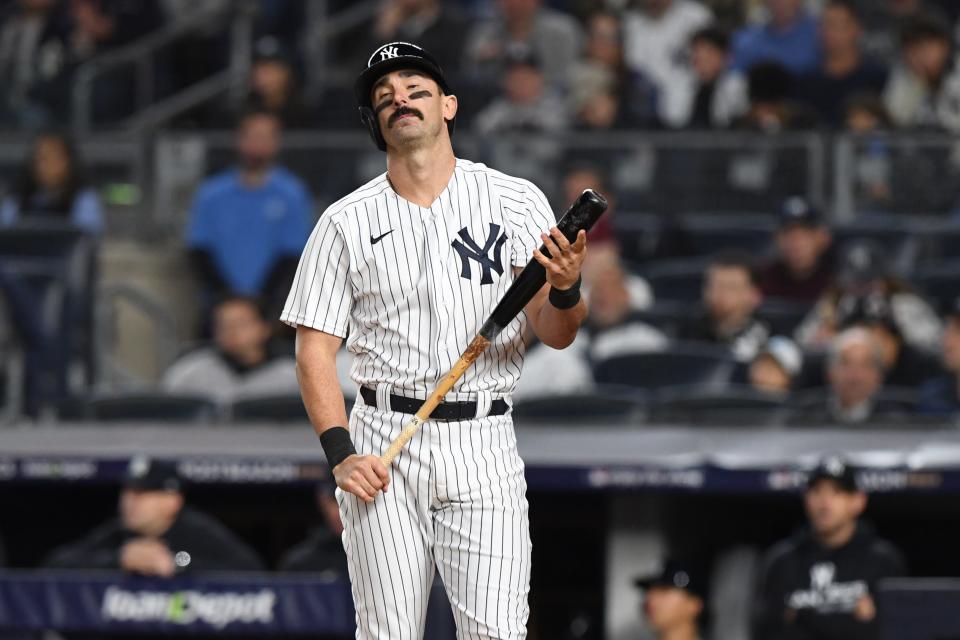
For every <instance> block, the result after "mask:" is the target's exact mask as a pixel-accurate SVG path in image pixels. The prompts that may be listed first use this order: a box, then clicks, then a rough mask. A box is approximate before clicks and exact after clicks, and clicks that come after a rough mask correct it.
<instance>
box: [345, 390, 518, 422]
mask: <svg viewBox="0 0 960 640" xmlns="http://www.w3.org/2000/svg"><path fill="white" fill-rule="evenodd" d="M360 397H362V398H363V402H364V404H366V405H368V406H371V407H377V409H381V410H383V411H397V412H399V413H416V412H417V411H419V410H420V407H421V406H422V405H423V400H418V399H416V398H408V397H406V396H395V395H393V394H390V406H389V407H379V406H377V391H376V390H375V389H371V388H370V387H360ZM506 412H507V401H506V400H503V399H502V398H498V399H496V400H494V401H493V402H491V403H490V411H489V413H487V415H488V416H502V415H503V414H505V413H506ZM476 417H477V403H476V402H441V403H440V404H438V405H437V407H436V409H434V410H433V413H431V414H430V419H431V420H472V419H473V418H476Z"/></svg>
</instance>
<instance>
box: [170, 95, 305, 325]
mask: <svg viewBox="0 0 960 640" xmlns="http://www.w3.org/2000/svg"><path fill="white" fill-rule="evenodd" d="M279 149H280V121H279V120H278V119H277V117H276V116H275V115H274V114H272V113H271V112H269V111H266V110H264V109H251V110H249V111H247V112H246V113H244V115H243V116H242V117H241V119H240V123H239V127H238V129H237V152H238V159H239V166H238V167H237V168H235V169H231V170H227V171H225V172H223V173H220V174H218V175H216V176H213V177H212V178H209V179H208V180H206V181H205V182H204V183H203V184H202V185H201V186H200V189H199V191H198V193H197V196H196V198H195V200H194V203H193V209H192V211H191V219H190V225H189V230H188V232H187V246H188V248H189V249H190V254H191V260H192V262H193V266H194V268H195V270H196V272H197V274H198V276H199V277H200V280H201V282H202V284H203V286H204V289H205V292H206V294H207V295H208V296H210V295H223V294H225V293H228V292H236V293H241V294H244V295H252V296H258V297H262V298H264V299H265V300H267V302H268V308H270V307H272V306H274V303H276V302H277V301H278V300H279V302H280V303H282V299H280V298H279V296H282V295H284V292H286V291H287V290H289V286H288V284H289V281H290V279H291V278H292V276H293V273H294V271H295V269H296V266H297V261H298V260H299V258H300V252H301V251H302V250H303V247H304V244H305V242H306V239H307V236H308V235H309V232H310V228H309V227H310V220H311V218H312V213H311V209H310V197H309V195H308V194H307V190H306V187H304V185H303V183H302V182H301V181H300V179H299V178H297V177H296V176H294V175H293V174H292V173H290V172H289V171H287V170H286V169H284V168H283V167H280V166H277V165H276V164H275V162H276V157H277V153H278V151H279ZM285 282H286V283H287V284H284V283H285Z"/></svg>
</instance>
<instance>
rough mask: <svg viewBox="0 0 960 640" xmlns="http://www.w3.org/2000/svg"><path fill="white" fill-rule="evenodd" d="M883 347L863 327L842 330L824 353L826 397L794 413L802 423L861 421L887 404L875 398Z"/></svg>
mask: <svg viewBox="0 0 960 640" xmlns="http://www.w3.org/2000/svg"><path fill="white" fill-rule="evenodd" d="M883 372H884V366H883V349H882V348H881V347H880V345H879V344H878V343H877V341H876V339H875V338H874V337H873V334H871V333H870V332H869V331H867V330H866V329H862V328H853V329H847V330H846V331H843V332H842V333H840V334H839V335H837V337H836V338H834V339H833V342H832V343H831V345H830V351H829V352H828V354H827V384H828V385H829V390H828V394H827V397H825V398H822V399H820V400H818V401H817V402H816V403H814V404H812V405H807V406H805V407H804V408H803V409H802V411H801V412H800V414H801V415H797V416H795V417H796V418H798V419H800V418H802V419H803V420H804V421H806V422H811V423H816V422H823V423H841V424H862V423H864V422H866V421H867V420H870V419H871V418H873V417H875V416H878V415H880V414H881V413H883V412H884V411H887V410H888V409H890V407H886V406H880V405H879V404H878V401H877V396H878V395H879V393H880V391H881V389H882V388H883Z"/></svg>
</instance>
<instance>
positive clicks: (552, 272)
mask: <svg viewBox="0 0 960 640" xmlns="http://www.w3.org/2000/svg"><path fill="white" fill-rule="evenodd" d="M540 238H541V239H542V240H543V244H544V245H545V246H546V247H547V249H548V250H549V251H550V255H551V257H549V258H548V257H547V256H545V255H544V254H543V253H541V251H540V249H534V251H533V259H534V260H536V261H537V262H539V263H540V264H542V265H543V268H544V269H546V271H547V282H548V283H550V286H551V287H553V288H554V289H560V290H566V289H569V288H570V287H572V286H573V285H575V284H576V283H577V279H578V278H579V277H580V269H581V267H582V266H583V259H584V258H585V257H586V255H587V232H586V231H583V230H582V229H581V231H580V233H578V234H577V240H576V242H574V243H573V244H570V241H569V240H567V239H566V238H565V237H564V235H563V234H562V233H560V229H557V228H556V227H553V228H551V229H550V233H549V235H548V234H546V233H541V234H540Z"/></svg>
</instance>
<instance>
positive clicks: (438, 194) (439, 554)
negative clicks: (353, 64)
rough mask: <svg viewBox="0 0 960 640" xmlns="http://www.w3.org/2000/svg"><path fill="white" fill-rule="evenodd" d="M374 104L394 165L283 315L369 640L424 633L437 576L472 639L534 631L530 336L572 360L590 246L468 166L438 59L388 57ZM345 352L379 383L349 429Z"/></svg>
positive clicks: (334, 221)
mask: <svg viewBox="0 0 960 640" xmlns="http://www.w3.org/2000/svg"><path fill="white" fill-rule="evenodd" d="M356 97H357V101H358V102H359V105H360V112H361V116H362V120H363V122H364V123H365V124H366V126H367V127H368V128H369V130H370V134H371V136H372V137H373V140H374V142H375V143H376V145H377V146H378V147H379V148H380V149H381V150H384V151H386V154H387V172H386V173H384V174H383V175H381V176H379V177H377V178H375V179H374V180H372V181H370V182H368V183H367V184H365V185H363V186H362V187H360V188H359V189H357V190H356V191H354V192H353V193H351V194H349V195H347V196H346V197H344V198H343V199H341V200H339V201H338V202H336V203H334V204H333V205H331V206H330V207H329V208H328V209H327V210H326V212H324V214H323V216H322V217H321V218H320V221H319V222H318V223H317V226H316V228H315V229H314V231H313V234H312V236H311V237H310V240H309V242H308V244H307V246H306V248H305V250H304V253H303V256H302V258H301V260H300V266H299V269H298V273H297V276H296V279H295V281H294V284H293V288H292V290H291V292H290V295H289V298H288V299H287V303H286V307H285V309H284V311H283V314H282V316H281V318H282V320H283V321H284V322H287V323H289V324H291V325H294V326H296V327H297V371H298V375H299V378H300V387H301V391H302V394H303V399H304V403H305V405H306V407H307V410H308V412H309V414H310V419H311V421H312V422H313V425H314V427H315V429H316V431H317V433H318V435H319V436H320V442H321V445H322V446H323V449H324V452H325V453H326V456H327V460H328V461H329V463H330V466H331V468H332V469H333V475H334V478H335V480H336V483H337V486H338V490H337V498H338V501H339V505H340V510H341V515H342V519H343V524H344V532H343V543H344V548H345V550H346V553H347V558H348V564H349V570H350V580H351V584H352V590H353V598H354V602H355V605H356V622H357V638H391V639H402V638H420V637H422V635H423V625H424V618H425V614H426V608H427V599H428V596H429V592H430V587H431V584H432V583H433V579H434V572H435V571H436V570H439V572H440V576H441V578H442V579H443V583H444V585H445V586H446V589H447V593H448V596H449V599H450V602H451V605H452V607H453V612H454V617H455V619H456V622H457V628H458V637H460V638H523V637H525V636H526V621H527V616H528V613H529V607H528V604H527V595H528V591H529V582H530V536H529V522H528V507H527V500H526V497H525V493H526V484H525V481H524V475H523V462H522V461H521V460H520V457H519V455H518V454H517V448H516V438H515V435H514V431H513V425H512V422H511V418H510V394H511V392H512V391H513V388H514V386H515V385H516V382H517V378H518V377H519V375H520V369H521V366H522V364H523V337H522V336H523V331H524V328H525V326H526V325H527V324H529V325H530V326H531V328H532V329H533V331H534V332H535V333H536V335H537V336H538V337H539V339H540V340H541V341H542V342H544V343H545V344H547V345H549V346H551V347H554V348H558V349H559V348H564V347H566V346H567V345H569V344H570V343H571V342H572V341H573V339H574V336H575V334H576V332H577V329H578V328H579V326H580V324H581V322H582V321H583V319H584V316H585V315H586V306H585V304H584V302H583V301H582V300H581V298H580V291H579V287H580V268H581V265H582V263H583V260H584V256H585V253H586V249H585V247H586V234H585V233H584V232H582V231H581V232H580V233H579V235H578V236H577V238H576V240H575V242H573V243H572V244H571V243H570V242H568V241H567V240H566V239H565V238H564V237H563V235H562V234H561V233H560V232H559V231H558V230H557V229H556V228H555V227H554V226H553V225H554V223H555V218H554V215H553V212H552V211H551V209H550V206H549V205H548V204H547V201H546V199H545V198H544V196H543V194H542V193H541V192H540V190H539V189H537V188H536V187H535V186H534V185H533V184H531V183H530V182H528V181H526V180H521V179H518V178H513V177H510V176H507V175H504V174H502V173H500V172H498V171H494V170H492V169H490V168H488V167H486V166H484V165H482V164H477V163H474V162H469V161H467V160H462V159H458V158H456V157H455V156H454V153H453V148H452V146H451V134H452V133H453V128H454V120H455V118H456V115H457V98H456V97H455V96H454V95H453V94H452V92H451V90H450V87H449V85H448V84H447V82H446V80H445V79H444V76H443V72H442V71H441V68H440V66H439V65H438V63H437V62H436V60H435V59H434V58H433V57H432V56H431V55H430V54H429V53H428V52H426V51H424V50H423V49H421V48H420V47H417V46H415V45H412V44H408V43H404V42H392V43H390V44H385V45H383V46H381V47H380V48H378V49H377V50H376V51H374V52H373V55H372V56H370V59H369V61H368V63H367V68H366V69H365V70H364V71H363V72H362V73H361V75H360V77H359V79H358V80H357V83H356ZM542 242H543V243H547V246H548V247H549V249H550V254H551V256H552V257H550V258H548V257H546V256H545V255H543V254H542V253H541V252H540V251H539V250H537V247H538V246H539V245H540V244H541V243H542ZM531 258H533V259H535V260H537V261H538V262H540V263H541V264H542V265H543V266H544V268H545V270H546V277H547V284H546V285H545V286H544V287H543V288H542V290H541V291H540V292H539V293H537V295H536V296H535V297H534V298H533V299H532V300H531V301H530V302H529V303H528V304H527V306H526V307H525V309H524V312H523V313H522V314H520V315H519V316H518V317H517V318H516V319H515V320H514V321H513V322H512V323H511V324H510V325H509V326H508V327H506V328H505V329H504V330H503V331H502V332H501V333H500V334H499V335H498V336H497V337H496V339H495V340H494V341H493V343H492V344H491V345H490V348H488V349H487V350H486V351H485V352H484V353H483V354H482V355H481V356H480V357H479V358H478V360H477V361H476V362H475V363H474V365H473V366H472V368H470V369H469V370H468V371H467V372H466V373H465V374H464V375H463V376H462V377H461V378H460V380H459V381H458V382H457V384H456V385H455V386H454V387H453V389H452V390H451V391H450V393H448V394H447V396H446V399H445V402H443V403H442V404H440V405H439V406H438V407H437V409H436V410H435V411H434V412H433V414H432V416H431V419H430V420H429V421H428V422H426V424H425V425H424V426H423V428H422V429H420V430H419V431H418V432H417V433H416V435H415V436H414V437H413V439H412V440H411V441H410V442H409V444H408V446H407V447H406V448H405V449H404V450H403V452H402V454H401V455H400V456H399V457H398V458H396V459H395V460H394V462H393V463H392V464H391V465H390V467H389V468H387V467H386V466H385V465H384V464H383V463H382V462H381V460H380V458H379V455H381V454H382V453H383V452H384V451H385V450H386V448H387V446H388V445H389V443H390V441H391V440H392V439H393V438H394V437H396V436H397V434H398V433H399V432H400V431H401V429H402V428H403V426H404V424H405V422H406V421H407V420H409V418H410V415H409V414H412V413H415V412H416V411H417V409H418V408H419V406H420V405H421V403H422V402H423V400H424V398H425V397H426V396H427V395H428V394H429V393H430V391H431V389H432V388H433V387H435V386H436V384H437V382H438V380H439V379H440V377H441V376H442V375H443V374H444V373H445V372H446V371H447V370H448V369H449V368H450V366H451V365H452V364H453V363H454V362H455V361H456V360H457V358H458V357H459V355H460V353H461V352H462V351H463V350H464V348H465V347H466V346H467V344H468V343H469V342H470V340H471V339H472V338H473V337H474V336H475V335H476V333H477V331H478V329H479V328H480V326H481V325H482V324H483V322H484V320H485V318H486V317H487V316H488V314H489V313H490V311H491V310H492V309H493V307H494V306H495V305H496V303H497V301H498V300H499V299H500V298H501V296H502V295H503V293H504V292H505V291H506V290H507V288H508V287H509V286H510V283H511V282H512V281H513V278H514V277H515V276H516V274H517V273H519V272H520V270H521V269H522V267H523V266H524V265H525V264H526V263H527V262H528V261H529V260H530V259H531ZM344 339H346V340H347V348H348V350H349V351H350V352H351V353H353V354H354V356H355V360H354V365H353V369H352V373H351V375H352V378H353V379H354V380H355V381H356V382H357V384H358V385H359V386H360V390H359V397H358V398H357V402H356V404H355V405H354V409H353V411H352V413H351V415H350V419H349V422H348V420H347V415H346V413H345V411H344V403H343V397H342V395H341V391H340V386H339V384H338V383H337V377H336V368H335V355H336V353H337V350H338V348H339V347H340V344H341V342H342V341H343V340H344ZM347 425H349V426H347Z"/></svg>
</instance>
